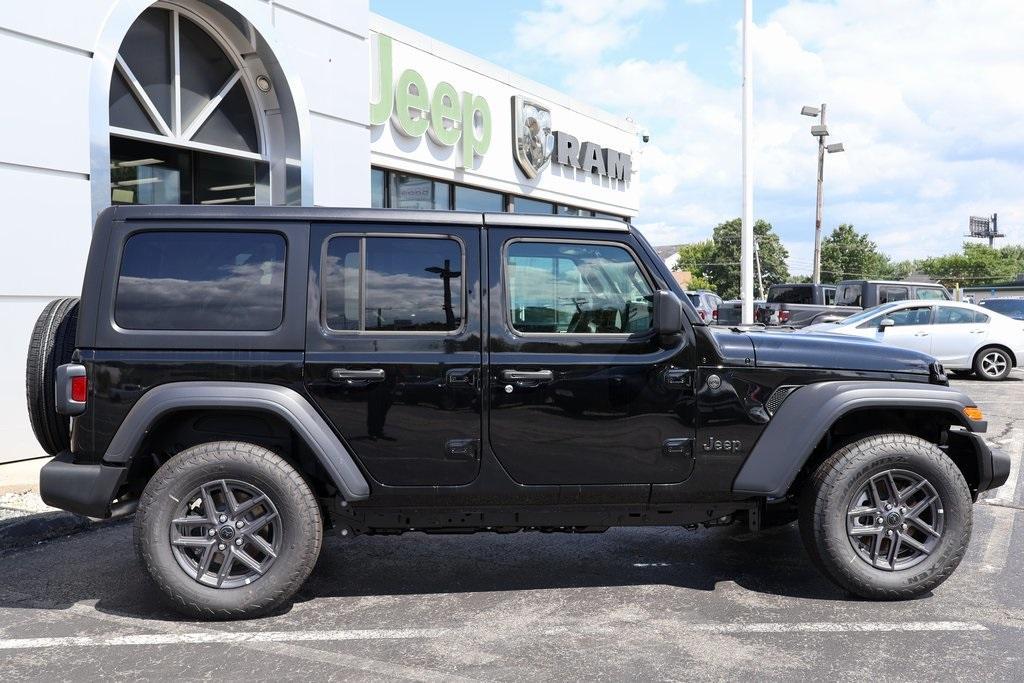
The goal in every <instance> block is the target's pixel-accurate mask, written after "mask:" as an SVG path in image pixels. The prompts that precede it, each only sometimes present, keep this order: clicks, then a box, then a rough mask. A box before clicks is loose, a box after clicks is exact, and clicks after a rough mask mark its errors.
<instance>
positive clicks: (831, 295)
mask: <svg viewBox="0 0 1024 683" xmlns="http://www.w3.org/2000/svg"><path fill="white" fill-rule="evenodd" d="M822 291H823V293H824V295H825V305H826V306H833V305H835V303H836V288H835V287H824V288H822Z"/></svg>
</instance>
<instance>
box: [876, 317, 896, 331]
mask: <svg viewBox="0 0 1024 683" xmlns="http://www.w3.org/2000/svg"><path fill="white" fill-rule="evenodd" d="M895 324H896V321H895V320H893V319H892V318H882V319H881V320H879V321H878V329H880V330H884V329H885V328H887V327H892V326H893V325H895Z"/></svg>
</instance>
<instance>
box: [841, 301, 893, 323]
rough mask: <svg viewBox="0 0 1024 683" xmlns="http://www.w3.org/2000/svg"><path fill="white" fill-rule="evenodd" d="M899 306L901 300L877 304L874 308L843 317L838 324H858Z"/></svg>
mask: <svg viewBox="0 0 1024 683" xmlns="http://www.w3.org/2000/svg"><path fill="white" fill-rule="evenodd" d="M897 306H899V302H893V303H888V304H882V305H881V306H875V307H874V308H869V309H867V310H866V311H861V312H860V313H857V314H854V315H851V316H850V317H849V318H843V319H842V320H840V321H838V324H840V325H856V324H857V323H859V322H862V321H864V320H867V319H868V318H873V317H874V316H876V315H878V314H879V313H882V312H884V311H888V310H889V309H890V308H896V307H897Z"/></svg>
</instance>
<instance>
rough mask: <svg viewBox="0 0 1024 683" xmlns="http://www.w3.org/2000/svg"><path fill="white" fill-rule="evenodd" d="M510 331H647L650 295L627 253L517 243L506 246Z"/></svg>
mask: <svg viewBox="0 0 1024 683" xmlns="http://www.w3.org/2000/svg"><path fill="white" fill-rule="evenodd" d="M507 266H508V268H507V276H508V289H509V305H510V308H511V311H510V312H511V318H512V327H513V328H514V329H516V330H517V331H519V332H553V333H573V334H608V333H619V334H621V333H632V332H643V331H645V330H648V329H650V327H651V323H652V291H651V288H650V285H648V284H647V281H646V280H645V279H644V277H643V274H642V272H641V271H640V268H639V267H638V266H637V264H636V262H635V261H634V260H633V257H632V256H630V254H629V252H628V251H626V250H625V249H623V248H621V247H614V246H608V245H593V244H548V243H537V242H517V243H514V244H512V245H510V246H509V247H508V254H507Z"/></svg>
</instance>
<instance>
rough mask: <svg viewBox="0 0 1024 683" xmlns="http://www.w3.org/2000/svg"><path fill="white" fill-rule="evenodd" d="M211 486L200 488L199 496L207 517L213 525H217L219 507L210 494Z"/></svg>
mask: <svg viewBox="0 0 1024 683" xmlns="http://www.w3.org/2000/svg"><path fill="white" fill-rule="evenodd" d="M209 486H210V485H209V484H205V485H203V486H201V487H200V488H199V495H200V496H201V497H202V499H203V509H204V510H205V511H206V516H207V518H208V519H209V520H210V522H211V523H212V524H216V523H217V506H216V505H214V504H213V496H212V495H211V494H210V489H209Z"/></svg>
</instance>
